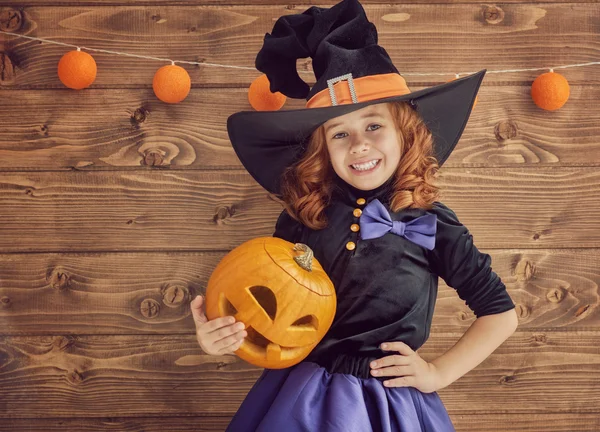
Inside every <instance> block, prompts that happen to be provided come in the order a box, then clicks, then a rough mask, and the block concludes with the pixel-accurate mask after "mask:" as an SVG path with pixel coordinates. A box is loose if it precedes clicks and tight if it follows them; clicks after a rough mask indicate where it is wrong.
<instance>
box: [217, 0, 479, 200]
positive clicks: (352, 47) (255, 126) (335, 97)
mask: <svg viewBox="0 0 600 432" xmlns="http://www.w3.org/2000/svg"><path fill="white" fill-rule="evenodd" d="M307 57H311V58H312V66H313V70H314V73H315V77H316V79H317V81H316V83H315V85H314V86H313V87H312V88H309V86H308V84H306V83H305V82H304V81H303V80H302V79H301V78H300V76H299V75H298V72H297V70H296V60H297V59H299V58H307ZM256 68H257V69H258V70H260V71H261V72H263V73H265V74H266V75H267V78H268V79H269V82H270V91H271V92H280V93H283V94H284V95H286V96H288V97H292V98H305V99H306V101H307V103H306V108H304V109H296V110H280V111H240V112H237V113H235V114H232V115H231V116H230V117H229V118H228V119H227V132H228V134H229V138H230V140H231V144H232V146H233V148H234V150H235V152H236V153H237V155H238V157H239V159H240V161H241V162H242V164H243V165H244V167H245V168H246V170H247V171H248V172H249V173H250V174H251V175H252V176H253V177H254V179H255V180H256V181H257V182H258V183H259V184H260V185H261V186H262V187H264V188H265V189H266V190H268V191H269V192H272V193H275V194H279V193H280V190H279V186H280V178H281V175H282V173H283V171H284V170H285V168H286V167H288V166H290V165H292V164H293V163H294V162H295V161H297V160H298V159H299V158H300V157H301V156H302V154H303V153H304V151H305V150H306V143H307V138H308V137H309V136H310V135H311V134H312V132H314V131H315V130H316V129H317V128H318V127H319V126H320V125H322V124H323V123H325V122H326V121H327V120H330V119H332V118H334V117H338V116H341V115H344V114H348V113H350V112H353V111H356V110H359V109H362V108H365V107H367V106H369V105H372V104H376V103H384V102H394V101H406V102H408V103H410V105H411V106H412V107H413V109H415V110H416V111H417V113H418V114H419V115H420V116H421V118H422V119H423V120H424V122H425V124H426V125H427V127H428V129H429V130H430V131H431V133H432V135H433V139H434V144H433V145H434V155H435V157H436V158H437V161H438V163H439V165H440V166H441V165H442V164H443V163H444V162H445V161H446V159H447V158H448V157H449V156H450V153H452V150H454V147H455V146H456V144H457V143H458V140H459V139H460V137H461V135H462V132H463V130H464V128H465V126H466V124H467V121H468V119H469V116H470V115H471V110H472V107H473V103H474V101H475V97H476V96H477V92H478V90H479V86H480V85H481V82H482V80H483V77H484V76H485V73H486V69H483V70H481V71H479V72H477V73H474V74H472V75H469V76H466V77H464V78H459V79H456V80H454V81H451V82H448V83H445V84H441V85H438V86H434V87H429V88H425V89H422V90H419V91H415V92H411V91H410V90H409V88H408V86H407V85H406V81H405V80H404V78H403V77H402V76H401V75H400V73H399V72H398V70H397V69H396V67H395V66H394V65H393V63H392V61H391V59H390V57H389V55H388V54H387V52H386V51H385V49H383V47H381V46H379V45H378V44H377V29H376V27H375V25H374V24H373V23H371V22H369V21H368V19H367V16H366V14H365V11H364V9H363V7H362V5H361V4H360V3H359V2H358V0H343V1H341V2H340V3H338V4H336V5H334V6H333V7H331V8H321V7H316V6H312V7H310V8H309V9H307V10H306V11H304V12H302V13H301V14H294V15H285V16H282V17H280V18H279V19H278V20H277V22H276V23H275V25H274V27H273V30H272V32H271V34H269V33H267V34H266V35H265V38H264V42H263V47H262V48H261V50H260V51H259V52H258V54H257V56H256Z"/></svg>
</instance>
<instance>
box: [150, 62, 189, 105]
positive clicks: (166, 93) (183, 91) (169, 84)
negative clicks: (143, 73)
mask: <svg viewBox="0 0 600 432" xmlns="http://www.w3.org/2000/svg"><path fill="white" fill-rule="evenodd" d="M191 88H192V80H191V79H190V75H189V74H188V73H187V71H186V70H185V69H184V68H182V67H181V66H177V65H167V66H163V67H161V68H160V69H159V70H157V71H156V73H155V74H154V78H153V79H152V89H153V90H154V94H155V95H156V97H157V98H159V99H160V100H161V101H163V102H167V103H178V102H181V101H182V100H184V99H185V98H186V97H187V95H188V94H189V92H190V89H191Z"/></svg>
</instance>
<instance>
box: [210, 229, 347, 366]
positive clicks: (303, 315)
mask: <svg viewBox="0 0 600 432" xmlns="http://www.w3.org/2000/svg"><path fill="white" fill-rule="evenodd" d="M335 310H336V297H335V290H334V287H333V284H332V282H331V280H330V279H329V277H328V276H327V274H326V273H325V271H324V270H323V268H322V267H321V265H320V264H319V263H318V262H317V261H316V260H315V259H314V258H313V256H312V251H311V250H310V249H309V248H308V247H307V246H306V245H302V244H297V245H294V244H293V243H290V242H288V241H285V240H282V239H280V238H276V237H260V238H256V239H253V240H250V241H248V242H246V243H244V244H242V245H240V246H238V247H237V248H235V249H234V250H233V251H231V252H230V253H229V254H227V255H226V256H225V257H224V258H223V259H222V260H221V262H220V263H219V264H218V265H217V267H216V268H215V270H214V271H213V273H212V275H211V277H210V280H209V282H208V287H207V290H206V314H207V317H208V319H214V318H217V317H222V316H229V315H232V316H234V317H235V318H236V320H238V321H242V322H243V323H244V324H245V325H246V331H247V332H248V336H246V339H245V340H244V343H243V344H242V345H241V347H240V348H239V349H238V350H237V351H236V354H237V355H238V356H240V357H241V358H243V359H244V360H246V361H248V362H249V363H252V364H255V365H257V366H261V367H265V368H271V369H278V368H284V367H288V366H291V365H294V364H296V363H298V362H300V361H301V360H302V359H304V358H305V357H306V356H307V355H308V354H309V353H310V351H311V350H312V349H313V348H314V347H315V346H316V345H317V343H318V342H319V341H320V340H321V339H322V338H323V336H325V333H326V332H327V330H328V329H329V327H330V326H331V323H332V322H333V318H334V316H335Z"/></svg>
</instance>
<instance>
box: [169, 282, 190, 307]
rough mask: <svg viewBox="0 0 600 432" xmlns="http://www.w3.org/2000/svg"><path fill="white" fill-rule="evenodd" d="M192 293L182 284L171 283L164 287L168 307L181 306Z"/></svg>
mask: <svg viewBox="0 0 600 432" xmlns="http://www.w3.org/2000/svg"><path fill="white" fill-rule="evenodd" d="M189 296H190V293H189V291H188V289H187V288H186V287H184V286H181V285H171V286H168V287H167V288H165V289H163V303H164V304H165V305H167V306H168V307H179V306H181V305H182V304H184V303H186V302H187V300H188V299H189Z"/></svg>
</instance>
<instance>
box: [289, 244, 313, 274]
mask: <svg viewBox="0 0 600 432" xmlns="http://www.w3.org/2000/svg"><path fill="white" fill-rule="evenodd" d="M294 250H295V251H297V250H301V251H303V252H304V253H303V254H302V255H300V256H295V257H294V261H296V264H298V265H299V266H300V267H302V268H303V269H304V270H306V271H312V260H313V256H314V255H315V254H314V253H313V251H312V249H311V248H309V247H308V246H307V245H305V244H304V243H296V244H295V245H294Z"/></svg>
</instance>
